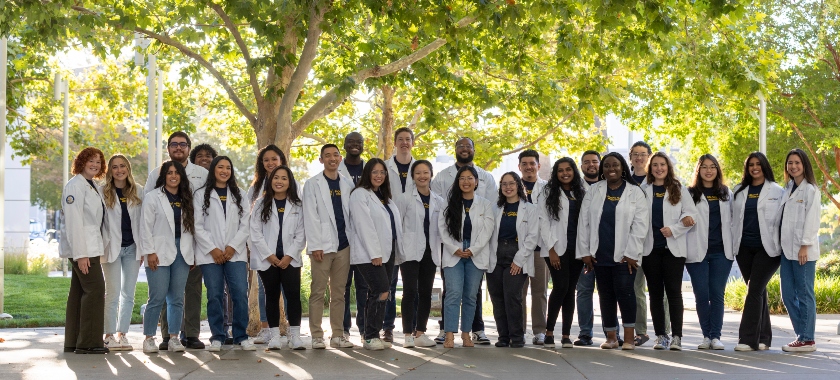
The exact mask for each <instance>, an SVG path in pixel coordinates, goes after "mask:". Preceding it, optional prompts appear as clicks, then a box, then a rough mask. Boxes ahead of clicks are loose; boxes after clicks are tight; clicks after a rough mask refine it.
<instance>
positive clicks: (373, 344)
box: [362, 338, 385, 351]
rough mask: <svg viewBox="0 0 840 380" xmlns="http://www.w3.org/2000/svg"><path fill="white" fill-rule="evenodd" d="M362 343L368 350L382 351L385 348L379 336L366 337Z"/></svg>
mask: <svg viewBox="0 0 840 380" xmlns="http://www.w3.org/2000/svg"><path fill="white" fill-rule="evenodd" d="M362 345H363V346H364V347H365V349H366V350H373V351H381V350H384V349H385V346H384V345H383V344H382V339H379V338H373V339H365V340H364V344H362Z"/></svg>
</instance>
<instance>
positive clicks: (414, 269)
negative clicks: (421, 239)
mask: <svg viewBox="0 0 840 380" xmlns="http://www.w3.org/2000/svg"><path fill="white" fill-rule="evenodd" d="M399 268H400V272H402V276H403V297H402V303H401V304H400V305H401V306H400V307H401V309H402V323H403V333H405V334H409V333H411V332H412V331H413V330H414V325H416V326H417V327H416V328H417V331H421V332H426V324H427V323H428V321H429V312H430V311H431V309H432V288H433V287H434V283H435V272H436V271H437V267H436V266H435V262H434V261H432V251H431V250H430V249H427V250H426V252H424V253H423V259H422V260H420V261H406V262H403V263H402V264H400V265H399ZM392 289H393V288H392ZM415 294H416V295H417V296H416V297H415V296H414V295H415ZM415 300H416V301H417V302H416V303H415ZM386 320H387V317H386ZM415 321H416V323H415Z"/></svg>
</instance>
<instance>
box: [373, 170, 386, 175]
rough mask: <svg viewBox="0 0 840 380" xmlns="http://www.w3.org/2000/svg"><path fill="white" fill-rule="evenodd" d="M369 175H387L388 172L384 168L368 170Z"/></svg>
mask: <svg viewBox="0 0 840 380" xmlns="http://www.w3.org/2000/svg"><path fill="white" fill-rule="evenodd" d="M370 174H371V175H388V172H386V171H384V170H374V171H372V172H370Z"/></svg>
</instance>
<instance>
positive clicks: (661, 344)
mask: <svg viewBox="0 0 840 380" xmlns="http://www.w3.org/2000/svg"><path fill="white" fill-rule="evenodd" d="M670 344H671V340H670V339H668V336H667V335H658V336H657V337H656V343H655V344H654V345H653V349H654V350H664V349H667V348H668V346H669V345H670Z"/></svg>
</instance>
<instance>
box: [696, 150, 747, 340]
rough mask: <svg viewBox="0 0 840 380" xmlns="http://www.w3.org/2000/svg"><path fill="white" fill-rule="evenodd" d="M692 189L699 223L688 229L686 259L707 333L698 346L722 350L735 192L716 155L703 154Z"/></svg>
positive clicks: (701, 319)
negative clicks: (724, 177)
mask: <svg viewBox="0 0 840 380" xmlns="http://www.w3.org/2000/svg"><path fill="white" fill-rule="evenodd" d="M688 192H689V193H690V194H691V198H692V201H693V202H694V204H695V207H697V217H696V218H694V221H695V222H696V223H697V225H696V226H694V228H692V229H691V230H690V231H688V234H687V235H688V237H687V238H686V239H687V241H688V242H687V248H688V253H687V254H686V259H685V269H687V270H688V274H689V276H691V287H692V288H693V289H694V299H695V301H696V305H697V317H698V319H699V320H700V331H701V332H702V333H703V342H702V343H700V345H699V346H697V348H698V349H700V350H707V349H713V350H722V349H724V346H723V343H721V341H720V335H721V329H722V328H723V294H724V291H725V290H726V281H727V280H728V279H729V272H730V270H731V269H732V262H733V261H734V260H735V256H734V254H733V252H732V229H731V228H730V226H731V225H732V192H731V191H730V190H729V188H728V187H727V186H726V185H725V184H724V183H723V171H722V170H721V169H720V164H719V163H718V160H717V158H715V156H712V155H711V154H704V155H702V156H700V159H699V160H697V166H696V168H695V169H694V178H693V180H692V181H691V186H689V187H688Z"/></svg>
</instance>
